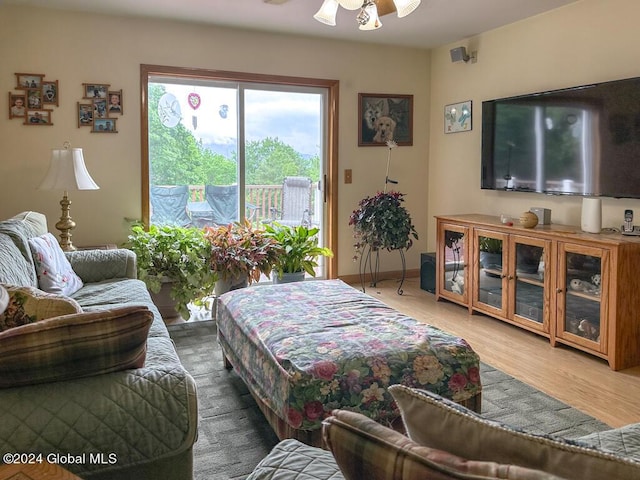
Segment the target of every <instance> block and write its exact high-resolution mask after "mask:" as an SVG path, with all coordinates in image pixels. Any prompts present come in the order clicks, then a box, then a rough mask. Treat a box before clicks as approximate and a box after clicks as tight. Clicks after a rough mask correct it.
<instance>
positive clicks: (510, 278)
mask: <svg viewBox="0 0 640 480" xmlns="http://www.w3.org/2000/svg"><path fill="white" fill-rule="evenodd" d="M507 278H508V279H509V280H513V279H514V278H515V277H514V276H513V275H509V276H508V277H507Z"/></svg>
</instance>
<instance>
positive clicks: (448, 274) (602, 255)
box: [436, 214, 640, 370]
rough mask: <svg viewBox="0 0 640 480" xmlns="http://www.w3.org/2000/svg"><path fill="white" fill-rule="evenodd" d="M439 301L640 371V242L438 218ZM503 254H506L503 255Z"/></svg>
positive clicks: (487, 219) (574, 230)
mask: <svg viewBox="0 0 640 480" xmlns="http://www.w3.org/2000/svg"><path fill="white" fill-rule="evenodd" d="M436 219H437V231H438V234H437V243H438V245H437V255H436V298H437V299H438V300H441V299H446V300H449V301H453V302H455V303H458V304H460V305H463V306H465V307H466V308H468V309H469V311H470V312H479V313H483V314H486V315H490V316H492V317H495V318H497V319H500V320H502V321H505V322H508V323H511V324H514V325H516V326H518V327H521V328H524V329H527V330H529V331H532V332H534V333H536V334H538V335H542V336H544V337H547V338H549V341H550V343H551V345H553V346H555V345H557V344H563V345H568V346H571V347H573V348H577V349H580V350H583V351H585V352H587V353H590V354H592V355H596V356H598V357H601V358H604V359H605V360H607V361H608V362H609V365H610V367H611V368H612V369H614V370H620V369H624V368H629V367H632V366H636V365H640V315H639V314H638V312H640V238H637V237H625V236H623V235H621V234H616V233H610V234H590V233H583V232H582V231H580V228H579V227H576V226H570V225H557V224H553V225H540V226H538V227H536V228H533V229H527V228H523V227H520V226H518V225H516V226H507V225H503V224H502V223H501V222H500V219H499V217H494V216H488V215H477V214H470V215H455V216H437V217H436ZM496 252H498V253H496Z"/></svg>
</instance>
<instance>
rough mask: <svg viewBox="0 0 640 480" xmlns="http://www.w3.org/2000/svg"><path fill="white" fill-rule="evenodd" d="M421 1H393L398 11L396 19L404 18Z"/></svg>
mask: <svg viewBox="0 0 640 480" xmlns="http://www.w3.org/2000/svg"><path fill="white" fill-rule="evenodd" d="M420 1H421V0H393V3H394V4H395V6H396V10H397V11H398V17H399V18H402V17H406V16H407V15H409V14H410V13H411V12H413V11H414V10H415V9H416V8H418V6H419V5H420Z"/></svg>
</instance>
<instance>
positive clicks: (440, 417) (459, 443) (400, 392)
mask: <svg viewBox="0 0 640 480" xmlns="http://www.w3.org/2000/svg"><path fill="white" fill-rule="evenodd" d="M389 391H390V392H391V394H392V395H393V398H394V399H395V401H396V402H397V404H398V408H399V409H400V413H401V415H402V420H403V422H404V425H405V427H406V430H407V434H408V435H409V437H410V438H411V439H412V440H414V441H415V442H417V443H419V444H420V445H425V446H428V447H431V448H438V449H441V450H446V451H448V452H451V453H452V454H455V455H459V456H461V457H464V458H469V459H473V460H479V461H494V462H500V463H511V464H516V465H521V466H523V467H527V468H537V469H540V470H543V471H545V472H549V473H552V474H554V475H558V476H560V477H563V478H567V479H575V480H601V479H604V478H606V479H621V480H622V479H627V478H640V463H638V462H636V461H634V460H632V459H630V458H625V457H619V456H616V455H613V454H611V453H607V452H603V451H599V450H597V449H595V448H591V447H589V446H588V445H586V444H585V443H581V442H576V441H571V440H564V439H561V438H558V437H554V436H545V435H535V434H532V433H528V432H525V431H522V430H519V429H515V428H512V427H509V426H507V425H504V424H501V423H499V422H495V421H491V420H486V419H483V418H482V417H481V416H479V415H477V414H476V413H474V412H472V411H470V410H468V409H466V408H464V407H462V406H461V405H458V404H456V403H454V402H451V401H449V400H447V399H444V398H442V397H440V396H439V395H436V394H433V393H431V392H428V391H425V390H418V389H413V388H409V387H405V386H403V385H393V386H391V387H389Z"/></svg>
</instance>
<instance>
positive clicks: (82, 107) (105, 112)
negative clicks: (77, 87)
mask: <svg viewBox="0 0 640 480" xmlns="http://www.w3.org/2000/svg"><path fill="white" fill-rule="evenodd" d="M110 87H111V85H109V84H106V83H83V84H82V101H80V102H78V103H77V105H78V107H77V108H78V109H77V117H78V128H80V127H91V132H92V133H118V127H117V124H118V117H119V116H121V115H122V114H123V112H124V110H123V103H122V90H110Z"/></svg>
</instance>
